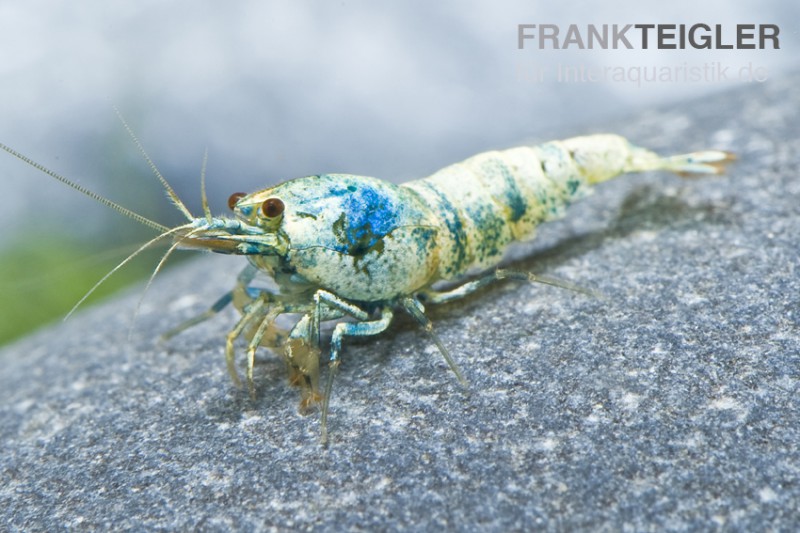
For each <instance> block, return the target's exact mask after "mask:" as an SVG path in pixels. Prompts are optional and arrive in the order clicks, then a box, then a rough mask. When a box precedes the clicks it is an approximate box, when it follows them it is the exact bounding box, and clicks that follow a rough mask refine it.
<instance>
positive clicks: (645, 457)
mask: <svg viewBox="0 0 800 533" xmlns="http://www.w3.org/2000/svg"><path fill="white" fill-rule="evenodd" d="M798 124H800V75H793V76H788V77H786V78H783V79H781V80H774V81H770V82H768V83H766V84H763V85H756V84H754V85H752V86H748V87H744V88H739V89H737V90H735V91H733V92H730V93H725V94H720V95H716V96H713V97H710V98H706V99H703V100H701V101H693V102H687V103H682V104H676V105H674V106H671V107H668V108H662V109H659V110H654V111H651V112H648V113H645V114H642V115H639V116H634V117H629V118H628V119H627V120H621V121H619V122H618V123H615V124H614V123H612V124H603V125H598V126H599V127H593V126H591V125H587V128H586V130H583V131H580V132H577V131H574V132H568V133H571V134H577V133H589V132H599V131H604V130H608V131H613V132H617V133H621V134H623V135H625V136H627V137H628V138H630V139H632V140H634V141H635V142H637V143H638V144H641V145H643V146H647V147H649V148H652V149H655V150H657V151H661V152H664V153H680V152H686V151H691V150H696V149H701V148H720V149H726V150H731V151H734V152H736V153H737V154H738V156H739V160H738V161H737V162H736V163H735V164H734V165H733V166H732V167H731V168H730V171H729V173H728V174H727V175H726V176H723V177H711V178H703V179H692V180H682V179H681V178H679V177H675V176H671V175H666V174H660V173H653V174H646V175H638V176H629V177H626V178H623V179H620V180H617V181H613V182H610V183H608V184H604V185H603V186H601V187H599V188H598V190H597V192H596V194H594V195H593V196H592V197H590V198H588V199H586V200H584V201H582V202H581V203H579V204H576V205H574V206H573V207H572V208H570V213H569V216H568V217H567V218H566V219H565V220H563V221H559V222H555V223H550V224H547V225H545V226H542V229H541V232H540V235H539V238H538V239H537V240H536V241H534V242H532V243H530V244H526V245H523V246H520V247H518V248H517V249H516V250H515V252H514V253H513V254H512V258H511V260H510V264H511V265H513V266H515V267H517V268H524V269H530V270H533V271H535V272H538V273H541V274H547V275H551V276H558V277H561V278H564V279H568V280H570V281H572V282H575V283H577V284H580V285H581V286H584V287H588V288H591V289H593V290H596V291H599V292H601V293H602V294H603V295H604V297H602V298H600V297H599V298H591V297H586V296H583V295H581V294H577V293H573V292H571V291H567V290H562V289H557V288H553V287H548V286H542V285H533V284H519V283H508V284H504V285H499V286H496V287H494V288H490V289H488V290H485V291H483V292H481V293H480V294H478V295H475V296H473V297H470V298H469V299H467V300H465V301H461V302H458V303H453V304H448V305H446V306H442V307H439V308H436V309H434V310H433V311H432V316H433V318H434V321H435V324H436V328H437V330H438V332H439V333H440V335H441V337H442V339H443V341H444V342H445V344H446V345H447V346H449V347H451V349H452V351H453V354H454V355H455V357H456V358H457V359H458V361H459V362H460V363H461V366H462V368H463V370H464V372H465V374H466V377H467V379H468V380H469V387H468V389H466V390H465V389H463V388H462V387H460V386H459V384H458V383H457V381H456V380H455V379H454V377H453V375H452V374H451V373H450V372H449V371H448V369H447V367H446V365H445V363H444V361H443V360H442V358H441V357H440V356H439V355H438V354H437V352H436V350H435V349H434V348H433V347H432V345H431V343H430V342H429V340H428V339H427V338H426V336H425V335H424V334H423V333H422V332H421V331H419V329H418V328H417V327H415V325H414V324H413V323H412V321H411V320H409V319H402V320H398V321H397V322H396V323H395V324H394V325H393V326H392V327H391V328H390V330H389V331H388V332H386V333H385V334H383V335H382V336H380V337H378V338H374V339H367V340H361V341H349V342H346V346H345V354H344V362H343V364H342V366H341V368H340V372H339V375H338V377H337V379H336V384H335V388H334V397H333V400H332V402H331V417H330V431H331V441H330V445H329V446H328V447H327V448H323V447H321V446H320V445H319V442H318V439H319V417H318V413H312V414H311V415H310V416H301V415H300V414H298V411H297V401H298V399H299V397H298V394H297V391H296V390H295V389H293V388H291V387H290V386H288V384H287V382H286V375H285V369H284V365H283V363H282V361H281V360H280V359H279V358H277V357H275V356H273V355H271V354H270V353H269V352H267V351H266V350H264V351H263V352H262V353H260V356H259V362H258V365H257V372H256V374H257V382H258V399H257V400H255V401H251V400H250V399H249V398H248V396H247V395H246V394H245V393H243V392H241V391H238V390H236V389H234V387H233V386H232V384H231V382H230V379H229V377H228V375H227V374H226V372H225V369H224V362H223V346H224V335H225V333H226V331H227V330H228V329H229V328H230V327H231V326H232V324H233V323H234V321H235V319H236V314H235V312H233V311H230V312H224V313H222V314H221V315H220V316H218V317H217V318H216V319H215V320H213V321H211V322H208V323H206V324H204V325H202V326H199V327H197V328H195V329H194V330H191V331H190V332H187V333H185V334H183V335H181V336H179V337H176V338H174V339H172V340H171V341H169V342H167V343H165V344H160V343H158V342H157V341H156V337H157V335H158V333H159V332H162V331H164V330H166V329H168V328H169V327H170V326H172V325H175V324H176V323H178V322H179V321H181V320H183V319H185V318H187V317H189V316H191V315H193V314H195V313H197V312H199V311H201V310H203V309H204V308H205V307H206V306H207V305H209V304H210V303H211V302H212V301H213V300H214V298H215V297H216V296H218V295H219V294H221V293H222V292H224V290H226V289H227V287H229V286H230V284H231V283H232V280H233V278H234V276H235V274H236V271H237V270H238V269H239V268H241V266H242V264H243V263H242V260H241V259H239V258H232V257H224V256H204V257H202V258H200V259H199V260H197V261H196V262H193V263H191V264H188V265H186V266H182V267H180V268H177V269H175V270H172V271H170V272H167V273H165V274H164V275H162V276H160V278H159V279H157V280H156V283H155V285H154V287H153V289H152V290H151V291H150V293H149V294H148V295H147V297H146V299H145V301H144V304H143V306H142V309H141V311H140V313H139V317H138V319H137V321H136V325H135V328H134V329H133V333H132V336H131V338H130V339H129V338H128V329H129V325H130V321H131V317H132V314H133V310H134V308H135V306H136V301H137V299H138V298H139V296H140V293H141V289H137V290H135V291H133V292H132V293H130V294H129V295H128V296H127V297H122V298H119V299H118V300H116V301H113V302H111V303H108V304H106V305H104V306H101V307H97V308H94V309H90V310H87V311H86V312H83V313H80V314H79V315H78V316H75V317H74V318H72V319H70V320H69V321H68V322H66V323H64V324H60V325H58V326H55V327H52V328H51V329H48V330H46V331H42V332H40V333H38V334H36V335H35V336H33V337H30V338H28V339H25V340H23V341H21V342H19V343H17V344H15V345H12V346H9V347H7V348H6V349H5V350H4V351H3V352H2V355H0V357H2V362H3V370H2V373H1V374H0V439H1V441H0V442H2V450H3V452H2V456H1V457H0V516H2V528H3V529H4V530H11V531H57V530H62V529H74V530H126V529H132V530H184V531H189V530H203V531H229V530H246V531H251V530H254V531H258V530H270V529H288V528H302V529H311V530H320V531H330V530H341V529H364V530H387V529H388V530H392V529H403V528H408V527H413V528H418V529H425V530H438V529H440V528H448V529H462V530H466V529H471V528H473V527H478V528H481V529H483V530H488V531H506V530H510V529H534V528H536V529H539V528H542V529H549V530H576V529H577V530H593V531H597V530H601V531H602V530H607V531H612V530H613V531H617V530H628V531H643V530H650V529H657V530H663V529H670V530H683V529H703V530H708V529H714V528H717V527H722V528H725V529H733V530H741V531H747V530H750V531H752V530H756V529H765V528H769V527H772V528H774V529H775V530H792V529H795V528H796V527H798V524H800V510H798V506H799V505H800V503H798V502H800V466H799V465H800V450H798V445H799V444H800V411H799V410H798V400H797V397H798V379H800V312H799V311H798V302H800V251H799V250H798V236H800V216H799V215H800V177H799V176H798V172H799V170H800V126H798ZM538 140H539V141H545V140H548V139H538ZM240 362H241V361H240Z"/></svg>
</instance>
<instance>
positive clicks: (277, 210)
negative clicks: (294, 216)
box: [261, 198, 286, 218]
mask: <svg viewBox="0 0 800 533" xmlns="http://www.w3.org/2000/svg"><path fill="white" fill-rule="evenodd" d="M285 208H286V206H285V205H283V201H281V199H280V198H267V199H266V200H264V203H263V204H261V212H262V213H264V216H265V217H267V218H275V217H277V216H280V215H281V214H282V213H283V210H284V209H285Z"/></svg>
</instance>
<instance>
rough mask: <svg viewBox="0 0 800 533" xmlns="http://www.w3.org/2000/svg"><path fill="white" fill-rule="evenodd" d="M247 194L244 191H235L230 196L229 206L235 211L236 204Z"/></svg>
mask: <svg viewBox="0 0 800 533" xmlns="http://www.w3.org/2000/svg"><path fill="white" fill-rule="evenodd" d="M245 196H247V195H246V194H245V193H243V192H235V193H233V194H231V195H230V197H229V198H228V208H230V210H231V211H233V208H234V207H236V204H237V203H239V200H241V199H242V198H244V197H245Z"/></svg>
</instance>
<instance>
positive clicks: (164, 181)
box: [114, 107, 194, 220]
mask: <svg viewBox="0 0 800 533" xmlns="http://www.w3.org/2000/svg"><path fill="white" fill-rule="evenodd" d="M114 112H116V113H117V117H119V120H120V122H122V125H123V126H124V127H125V131H127V132H128V135H129V136H130V138H131V139H132V140H133V142H134V144H136V148H137V149H138V150H139V153H141V154H142V156H144V158H145V160H146V161H147V164H148V165H150V170H152V171H153V174H155V176H156V177H157V178H158V181H160V182H161V185H162V186H163V187H164V190H166V191H167V196H169V199H170V200H172V203H173V204H175V207H177V208H178V210H179V211H180V212H181V213H183V216H185V217H186V218H187V220H194V216H193V215H192V212H191V211H189V209H188V208H187V207H186V205H184V203H183V202H182V201H181V199H180V198H179V197H178V194H177V193H176V192H175V190H174V189H173V188H172V186H171V185H170V184H169V182H168V181H167V178H165V177H164V175H163V174H161V171H159V170H158V167H157V166H156V164H155V163H153V160H152V159H150V156H149V155H147V152H146V151H145V149H144V146H142V143H140V142H139V138H138V137H136V134H135V133H133V130H132V129H131V127H130V126H129V125H128V123H127V121H126V120H125V117H123V116H122V113H120V111H119V109H117V108H116V107H114Z"/></svg>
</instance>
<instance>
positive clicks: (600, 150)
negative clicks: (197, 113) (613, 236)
mask: <svg viewBox="0 0 800 533" xmlns="http://www.w3.org/2000/svg"><path fill="white" fill-rule="evenodd" d="M0 146H2V145H0ZM3 148H4V149H5V150H6V151H9V152H10V153H12V154H13V155H15V156H17V157H20V158H22V159H23V160H25V161H27V162H29V163H31V164H34V165H35V166H37V168H39V169H40V170H44V171H46V172H48V173H50V174H51V175H53V173H52V172H51V171H47V170H46V169H43V168H42V167H41V166H39V165H37V164H35V163H32V162H31V161H30V160H28V159H27V158H24V156H21V155H20V154H18V153H17V152H14V151H13V150H11V149H9V148H7V147H4V146H3ZM730 159H732V156H731V154H729V153H726V152H721V151H713V150H710V151H702V152H695V153H691V154H685V155H678V156H672V157H661V156H659V155H657V154H655V153H653V152H651V151H649V150H646V149H644V148H639V147H636V146H634V145H632V144H630V143H629V142H628V141H627V140H625V139H624V138H622V137H619V136H617V135H592V136H586V137H575V138H571V139H567V140H563V141H554V142H548V143H545V144H542V145H538V146H522V147H518V148H513V149H510V150H505V151H492V152H486V153H482V154H478V155H476V156H473V157H471V158H469V159H467V160H465V161H463V162H461V163H457V164H454V165H451V166H449V167H446V168H444V169H442V170H440V171H438V172H436V173H435V174H433V175H432V176H430V177H427V178H424V179H420V180H416V181H411V182H408V183H405V184H402V185H394V184H391V183H387V182H384V181H381V180H379V179H375V178H370V177H364V176H354V175H348V174H322V175H317V176H308V177H304V178H298V179H293V180H289V181H286V182H284V183H281V184H279V185H276V186H274V187H270V188H268V189H264V190H260V191H257V192H254V193H251V194H243V193H235V194H233V195H232V196H231V197H230V199H229V201H228V205H229V207H230V208H231V210H232V211H233V216H216V217H215V216H212V215H211V214H210V212H209V209H208V207H207V202H205V199H204V202H203V207H204V216H202V217H193V216H192V215H191V214H190V213H189V212H188V210H187V209H186V208H185V207H184V206H183V204H182V203H180V200H178V199H177V196H175V194H174V192H173V191H172V189H171V188H170V187H169V185H168V184H166V181H165V180H163V178H161V176H160V175H159V178H160V179H161V180H162V182H163V183H164V185H165V187H166V188H167V191H168V193H169V194H170V196H171V197H172V199H173V201H175V203H176V204H177V205H178V206H179V208H181V210H182V211H184V213H185V215H186V216H187V217H188V218H189V222H188V223H187V224H185V225H182V226H179V227H177V228H172V229H169V228H164V227H163V226H159V229H161V230H162V234H161V235H160V236H159V237H157V238H156V239H154V240H158V239H160V238H164V237H171V238H172V239H173V241H174V243H173V248H175V247H178V248H193V249H204V250H211V251H214V252H219V253H224V254H233V255H242V256H246V258H247V260H248V265H247V266H246V267H245V268H244V270H243V271H242V272H241V273H240V274H239V276H238V278H237V283H236V285H235V286H234V288H233V289H232V290H231V291H230V292H228V293H226V294H225V295H224V296H223V297H222V298H220V300H218V301H217V302H216V303H215V304H214V305H213V306H212V307H211V308H210V309H209V310H208V311H206V312H205V313H203V314H202V315H200V316H199V317H196V318H194V319H192V320H190V321H188V322H186V323H184V324H182V325H180V326H178V327H176V328H174V329H173V330H171V331H169V332H167V333H166V334H165V337H171V336H173V335H175V334H177V333H179V332H181V331H183V330H185V329H186V328H188V327H189V326H191V325H194V324H196V323H198V322H200V321H202V320H204V319H206V318H208V317H210V316H212V315H214V314H215V313H216V312H218V311H219V310H220V309H222V308H224V307H225V306H226V305H228V304H229V303H232V304H233V305H234V306H235V307H236V308H237V309H238V310H239V311H240V312H241V318H240V319H239V321H238V323H237V324H236V325H235V327H234V328H233V329H232V330H231V331H230V333H229V334H228V335H227V339H226V350H225V352H226V355H225V358H226V362H227V368H228V371H229V373H230V375H231V377H232V379H233V381H234V382H235V383H236V384H237V385H240V384H241V380H240V378H239V376H238V372H237V370H236V364H235V357H234V343H235V341H236V340H237V338H239V337H244V338H245V339H246V340H247V371H246V372H247V374H246V381H247V385H248V387H249V389H250V391H251V394H252V393H253V391H254V386H253V366H254V360H255V352H256V349H257V348H258V347H259V346H267V347H270V348H275V349H282V350H283V356H284V358H285V360H286V363H287V365H288V368H289V377H290V381H291V382H292V383H293V384H295V385H299V386H300V387H301V390H302V397H301V408H303V409H305V408H308V407H310V406H312V405H314V404H316V403H319V402H321V426H322V428H321V430H322V440H323V442H324V441H325V440H326V438H327V416H328V402H329V401H330V398H331V390H332V385H333V381H334V376H335V374H336V371H337V368H338V366H339V363H340V360H341V359H340V358H341V353H342V342H343V340H344V339H345V338H347V337H365V336H371V335H377V334H379V333H381V332H382V331H384V330H386V328H387V327H388V326H389V324H390V323H391V322H392V319H393V317H394V314H395V313H396V312H398V311H401V312H406V313H407V314H409V315H410V316H411V317H413V318H414V320H416V321H417V322H418V323H419V324H420V325H421V326H422V328H423V329H424V330H425V331H426V332H427V334H428V335H430V337H431V339H432V341H433V342H434V343H435V344H436V346H437V348H438V350H439V352H440V353H441V354H442V356H443V357H444V359H445V361H446V362H447V364H448V365H449V366H450V368H451V369H452V370H453V372H454V374H455V375H456V377H457V378H458V380H459V381H461V382H462V383H464V382H465V380H464V378H463V376H462V373H461V372H460V370H459V369H458V366H457V365H456V362H455V360H454V359H453V357H451V355H450V353H449V352H448V350H447V349H446V348H445V346H444V344H443V343H442V342H441V341H440V339H439V338H438V337H437V336H436V334H435V332H434V331H433V327H432V325H431V322H430V320H429V319H428V318H427V316H426V314H425V307H424V305H423V304H436V303H441V302H446V301H451V300H454V299H458V298H460V297H463V296H465V295H467V294H470V293H471V292H473V291H475V290H477V289H479V288H481V287H483V286H485V285H488V284H490V283H492V282H494V281H496V280H500V279H508V278H511V279H525V280H531V281H541V282H544V283H551V284H555V285H560V286H565V287H568V288H574V287H572V286H571V285H569V284H566V283H563V282H558V281H556V280H552V279H550V278H545V277H538V276H535V275H533V274H530V273H527V272H520V271H514V270H507V269H497V268H496V266H497V265H498V263H499V261H500V259H501V258H502V256H503V254H504V252H505V250H506V249H507V247H508V245H510V244H511V243H513V242H514V241H522V240H528V239H531V238H532V237H533V236H534V233H535V229H536V226H537V225H538V224H540V223H542V222H546V221H549V220H554V219H558V218H560V217H562V216H563V214H564V211H565V209H566V208H567V207H568V206H569V205H570V203H572V202H573V201H574V200H577V199H579V198H581V197H583V196H585V195H586V194H587V193H588V192H589V190H590V188H591V187H592V186H593V185H595V184H597V183H600V182H603V181H606V180H608V179H610V178H613V177H615V176H618V175H620V174H625V173H630V172H643V171H651V170H667V171H672V172H677V173H681V174H716V173H720V172H721V171H722V168H723V166H724V164H725V163H726V162H727V161H729V160H730ZM62 181H65V180H64V179H63V178H62ZM68 184H69V183H68ZM151 242H152V241H151ZM159 266H160V265H159ZM476 270H477V271H484V274H482V275H480V276H478V277H470V278H469V279H468V280H467V279H466V275H467V273H468V271H469V272H474V271H476ZM258 273H264V274H267V275H268V276H270V277H271V278H272V279H273V280H274V281H275V285H276V286H277V289H270V290H267V289H261V288H257V287H255V286H254V285H253V284H252V283H253V280H254V278H255V276H256V274H258ZM461 280H464V281H462V282H461V284H460V285H459V281H461ZM440 281H449V282H451V287H454V288H448V289H447V290H437V288H435V287H434V284H436V283H437V282H440ZM437 287H438V285H437ZM283 314H293V315H299V316H300V319H299V320H298V321H297V322H296V323H295V324H294V326H293V327H291V328H290V329H288V330H284V329H281V328H280V327H278V326H277V325H276V319H277V318H278V317H279V316H280V315H283ZM344 318H348V320H343V321H338V320H339V319H344ZM326 321H338V322H337V323H336V325H335V327H334V329H333V333H332V336H331V340H330V351H329V354H328V355H327V356H326V357H325V360H326V361H327V366H328V373H327V377H326V379H325V382H324V387H322V388H321V387H320V383H319V381H320V368H319V365H320V354H321V348H320V346H321V345H320V325H321V323H323V322H326Z"/></svg>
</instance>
